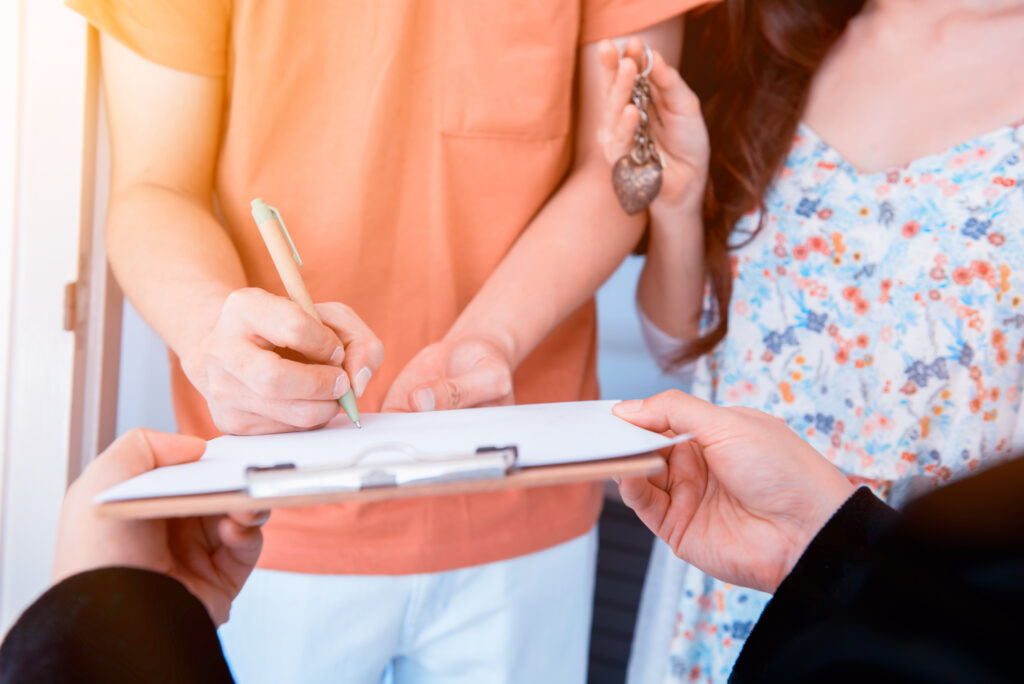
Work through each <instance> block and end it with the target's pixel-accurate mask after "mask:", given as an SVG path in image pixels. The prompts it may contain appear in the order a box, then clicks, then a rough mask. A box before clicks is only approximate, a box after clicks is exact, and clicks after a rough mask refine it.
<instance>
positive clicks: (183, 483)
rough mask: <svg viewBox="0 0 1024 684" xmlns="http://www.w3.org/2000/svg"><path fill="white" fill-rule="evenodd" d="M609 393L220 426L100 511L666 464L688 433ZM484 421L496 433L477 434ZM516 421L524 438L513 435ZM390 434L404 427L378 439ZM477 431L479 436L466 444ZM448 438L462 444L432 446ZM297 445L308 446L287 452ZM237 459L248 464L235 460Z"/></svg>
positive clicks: (551, 478)
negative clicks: (622, 408)
mask: <svg viewBox="0 0 1024 684" xmlns="http://www.w3.org/2000/svg"><path fill="white" fill-rule="evenodd" d="M614 403H615V402H614V401H598V402H567V403H563V404H547V405H544V404H540V405H531V406H511V407H493V408H482V409H466V410H462V411H446V412H439V413H436V414H365V415H364V424H365V425H366V427H367V429H368V430H372V429H377V428H379V429H380V431H381V432H379V433H378V434H379V435H380V439H377V438H376V437H375V436H373V435H370V436H368V435H367V434H366V433H364V432H362V431H361V432H359V433H354V432H351V430H349V431H346V428H347V426H346V425H345V424H344V419H343V418H339V419H336V421H335V422H334V423H332V425H329V426H328V428H325V429H324V431H321V432H320V433H292V434H291V435H271V436H264V437H262V438H261V437H228V438H218V440H213V441H211V442H210V443H209V444H210V446H209V447H208V456H209V458H207V457H204V459H202V460H200V461H197V462H196V463H190V464H185V465H182V466H171V467H170V468H162V469H158V470H156V471H151V472H150V473H146V474H144V475H142V476H139V477H138V478H135V480H130V481H129V482H127V483H123V484H122V485H119V486H117V487H114V488H113V489H111V490H108V491H107V492H105V493H103V494H101V495H100V496H99V497H97V501H98V503H99V512H100V513H101V514H103V515H107V516H112V517H118V518H167V517H185V516H194V515H212V514H219V513H226V512H231V511H241V510H264V509H273V508H290V507H300V506H314V505H321V504H332V503H343V502H371V501H385V500H390V499H405V498H415V497H431V496H446V495H454V494H469V493H478V492H487V491H498V490H506V489H514V488H525V487H542V486H551V485H561V484H577V483H584V482H594V481H600V480H605V479H608V478H611V477H640V476H649V475H653V474H655V473H658V472H660V471H661V470H663V469H664V468H665V459H664V458H663V457H662V456H660V455H658V454H657V453H652V452H653V451H654V450H655V449H660V448H663V447H665V446H670V445H671V444H674V443H676V442H679V441H682V440H684V439H687V438H688V437H687V436H685V435H684V436H681V437H676V438H674V439H669V438H668V437H665V436H662V435H657V434H655V433H650V432H648V431H646V430H642V429H640V428H637V427H635V426H632V425H630V424H629V423H626V422H625V421H621V420H620V419H618V418H615V417H614V416H612V414H611V406H612V405H614ZM460 414H461V415H460ZM403 416H404V417H403ZM403 430H404V432H403ZM384 431H387V432H386V433H385V432H384ZM584 431H589V432H590V433H591V434H590V436H589V441H588V440H587V439H586V438H584V437H580V436H578V435H577V434H574V433H582V432H584ZM488 433H493V434H494V435H495V436H496V437H498V438H500V441H499V440H495V441H485V442H483V443H481V441H480V439H479V438H480V437H481V436H482V435H485V434H488ZM517 433H518V435H519V436H520V437H521V439H519V440H515V439H511V438H513V437H515V436H516V434H517ZM392 435H398V436H404V437H406V439H385V437H390V436H392ZM410 435H411V436H412V437H413V438H414V439H415V440H418V443H413V441H414V439H409V437H410ZM473 438H476V439H477V441H475V442H471V443H472V444H476V446H475V447H474V446H468V447H467V446H466V445H467V444H469V443H470V442H467V441H466V440H472V439H473ZM360 440H362V442H366V443H370V444H371V446H369V447H367V448H363V449H361V450H359V451H358V452H356V453H354V454H351V455H350V457H349V458H344V459H340V460H332V459H330V458H326V459H321V458H318V454H317V453H313V454H309V453H308V452H316V451H317V450H323V449H324V448H325V445H336V444H342V445H348V446H350V447H351V446H352V445H354V444H356V443H357V442H359V441H360ZM375 440H376V441H375ZM574 441H579V442H580V444H579V446H578V447H576V448H575V450H573V448H572V447H571V446H567V445H571V444H573V443H574ZM215 444H216V445H217V446H219V447H221V448H220V449H219V450H218V449H215V448H213V447H214V446H215ZM446 444H458V445H460V446H461V448H459V449H455V450H439V449H437V448H436V447H437V446H439V445H446ZM302 445H305V448H306V452H301V453H302V454H303V456H305V458H289V457H287V454H289V453H291V454H295V453H296V452H295V451H294V448H296V447H301V446H302ZM424 445H433V446H434V447H435V449H429V448H425V447H424ZM290 449H291V451H290ZM619 451H624V452H628V453H623V455H618V453H617V452H619ZM210 452H214V453H212V454H211V453H210ZM225 454H227V455H225ZM248 460H252V461H253V462H252V463H249V462H248ZM204 462H205V463H204ZM243 466H244V473H242V472H238V473H236V472H234V470H237V469H238V468H241V467H243ZM189 469H190V470H189ZM160 471H165V472H163V473H161V472H160ZM185 471H189V472H188V473H185ZM229 471H231V472H230V476H229ZM185 475H187V477H186V476H185ZM175 477H176V478H177V480H178V481H177V482H173V481H172V478H175ZM204 478H205V480H206V482H204V481H203V480H204ZM218 478H219V479H218ZM204 487H205V490H204V489H203V488H204ZM160 494H164V495H160Z"/></svg>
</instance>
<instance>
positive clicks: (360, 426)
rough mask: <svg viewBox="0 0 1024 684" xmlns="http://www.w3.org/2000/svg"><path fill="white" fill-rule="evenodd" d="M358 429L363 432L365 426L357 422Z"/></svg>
mask: <svg viewBox="0 0 1024 684" xmlns="http://www.w3.org/2000/svg"><path fill="white" fill-rule="evenodd" d="M356 427H357V428H359V429H360V430H362V429H363V424H362V423H360V422H359V421H358V420H357V421H356Z"/></svg>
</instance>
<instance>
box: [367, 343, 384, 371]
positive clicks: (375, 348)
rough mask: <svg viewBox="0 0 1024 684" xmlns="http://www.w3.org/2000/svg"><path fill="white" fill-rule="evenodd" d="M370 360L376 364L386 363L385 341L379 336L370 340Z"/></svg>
mask: <svg viewBox="0 0 1024 684" xmlns="http://www.w3.org/2000/svg"><path fill="white" fill-rule="evenodd" d="M370 360H371V361H372V362H373V365H374V366H380V364H382V363H384V343H383V342H381V341H380V339H379V338H377V337H374V338H373V340H371V341H370Z"/></svg>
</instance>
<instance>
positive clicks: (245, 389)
mask: <svg viewBox="0 0 1024 684" xmlns="http://www.w3.org/2000/svg"><path fill="white" fill-rule="evenodd" d="M264 206H265V205H264ZM282 239H283V238H282ZM287 253H288V258H289V259H290V258H292V257H291V250H290V248H288V252H287ZM310 306H311V307H312V310H313V311H314V312H315V313H316V317H314V316H312V315H311V314H310V313H309V312H308V311H307V310H305V309H304V308H303V307H302V306H300V305H299V304H297V303H295V302H294V301H292V300H291V299H289V298H288V297H280V296H277V295H274V294H272V293H270V292H267V291H266V290H262V289H259V288H254V287H250V288H243V289H240V290H236V291H234V292H232V293H231V294H230V295H229V296H228V297H227V299H226V300H225V301H224V304H223V306H222V308H221V312H220V316H219V318H218V320H217V322H216V324H215V325H214V328H213V330H211V332H210V333H209V334H208V335H207V336H206V337H205V338H204V339H203V341H202V343H201V345H200V349H199V352H198V353H197V354H196V356H195V357H194V358H193V359H191V365H192V367H193V369H196V367H197V366H198V367H200V368H199V369H198V370H199V371H200V372H199V373H196V372H193V373H192V374H191V375H190V377H191V378H193V381H194V382H195V378H196V377H197V376H198V378H199V381H198V382H197V384H196V386H197V387H198V388H199V390H200V392H201V393H202V394H203V396H204V398H205V399H206V401H207V405H208V407H209V410H210V415H211V417H212V418H213V421H214V424H215V425H216V427H217V429H219V430H220V431H221V432H224V433H228V434H240V435H253V434H266V433H271V432H292V431H295V430H308V429H311V428H316V427H320V426H322V425H324V424H326V423H327V422H328V421H329V420H331V419H332V418H334V417H335V416H336V415H338V407H339V400H340V399H341V398H342V397H344V396H346V395H347V394H352V395H354V397H353V398H355V397H358V396H361V395H362V393H363V391H364V390H365V388H366V385H367V383H368V382H369V381H370V378H371V377H372V375H373V373H374V372H375V371H376V370H377V368H378V367H379V366H380V363H381V361H382V360H383V357H384V347H383V345H382V344H381V342H380V340H379V339H378V338H377V336H376V335H374V334H373V332H372V331H371V330H370V328H369V327H368V326H367V325H366V324H365V323H364V322H363V321H362V320H360V318H359V317H358V316H357V315H356V314H355V313H354V312H353V311H352V310H351V309H350V308H349V307H347V306H345V305H344V304H340V303H337V302H328V303H319V304H315V305H313V304H312V302H310ZM352 405H353V406H354V402H353V404H352Z"/></svg>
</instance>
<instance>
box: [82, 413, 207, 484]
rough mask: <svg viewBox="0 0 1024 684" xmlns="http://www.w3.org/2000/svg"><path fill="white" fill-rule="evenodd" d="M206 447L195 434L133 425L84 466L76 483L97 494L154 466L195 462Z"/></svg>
mask: <svg viewBox="0 0 1024 684" xmlns="http://www.w3.org/2000/svg"><path fill="white" fill-rule="evenodd" d="M205 450H206V442H204V441H203V440H201V439H199V438H198V437H187V436H185V435H172V434H167V433H164V432H156V431H154V430H146V429H142V428H135V429H134V430H129V431H128V432H126V433H125V434H123V435H121V436H120V437H119V438H118V439H117V441H115V442H114V443H113V444H111V445H110V446H109V447H107V450H106V451H104V452H103V453H102V454H100V456H99V457H98V458H97V459H96V460H95V461H93V462H92V463H91V464H90V465H89V467H88V468H86V469H85V472H83V473H82V476H81V477H80V478H79V479H78V481H77V482H76V485H78V489H85V490H87V491H89V492H92V493H94V494H98V493H99V492H101V491H103V489H106V488H107V487H112V486H114V485H115V484H120V483H121V482H124V481H126V480H130V479H131V478H133V477H135V476H137V475H141V474H143V473H146V472H149V471H150V470H153V469H154V468H159V467H162V466H169V465H178V464H180V463H189V462H191V461H195V460H197V459H198V458H199V457H200V456H202V455H203V452H204V451H205Z"/></svg>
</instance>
